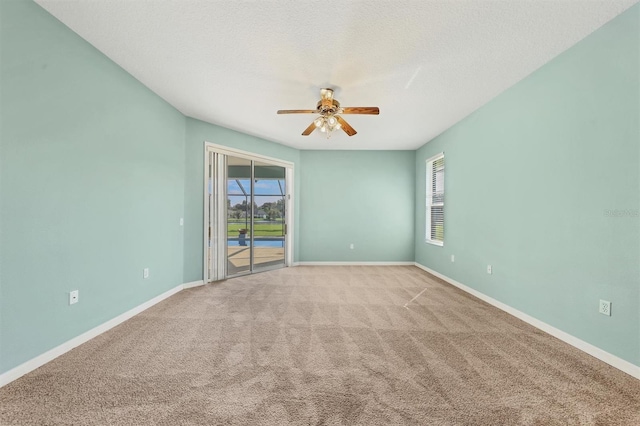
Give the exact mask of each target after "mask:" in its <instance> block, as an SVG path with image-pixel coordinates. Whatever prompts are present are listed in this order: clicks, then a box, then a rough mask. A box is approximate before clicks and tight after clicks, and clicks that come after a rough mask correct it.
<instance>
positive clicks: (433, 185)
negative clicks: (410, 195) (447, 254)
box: [427, 154, 444, 242]
mask: <svg viewBox="0 0 640 426" xmlns="http://www.w3.org/2000/svg"><path fill="white" fill-rule="evenodd" d="M427 179H428V182H427V192H428V193H427V239H428V240H430V241H433V242H443V241H444V154H440V155H438V156H436V157H435V158H433V159H431V160H429V161H428V162H427Z"/></svg>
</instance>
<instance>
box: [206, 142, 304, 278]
mask: <svg viewBox="0 0 640 426" xmlns="http://www.w3.org/2000/svg"><path fill="white" fill-rule="evenodd" d="M206 158H207V165H206V167H207V173H208V189H207V193H206V196H207V203H206V205H205V215H206V217H207V218H208V220H207V221H206V224H205V226H206V230H205V232H206V236H205V240H206V249H207V254H206V259H205V261H206V262H207V267H206V268H205V275H206V276H205V279H206V281H207V282H209V281H215V280H219V279H223V278H227V277H233V276H239V275H244V274H249V273H253V272H259V271H264V270H269V269H275V268H281V267H284V266H286V265H287V259H288V258H290V256H291V252H290V251H287V249H288V242H287V230H288V224H289V218H288V217H287V212H288V209H289V204H290V196H289V194H288V192H287V190H288V188H287V186H288V182H289V180H288V179H289V178H288V176H287V174H288V170H289V171H292V169H290V168H288V167H286V165H280V164H277V162H275V163H272V162H270V161H268V160H265V159H264V158H260V157H255V158H253V157H251V156H250V155H242V156H240V155H238V156H235V155H230V154H227V155H225V154H223V153H220V152H215V151H211V152H207V157H206ZM222 256H224V259H223V260H222V259H221V257H222Z"/></svg>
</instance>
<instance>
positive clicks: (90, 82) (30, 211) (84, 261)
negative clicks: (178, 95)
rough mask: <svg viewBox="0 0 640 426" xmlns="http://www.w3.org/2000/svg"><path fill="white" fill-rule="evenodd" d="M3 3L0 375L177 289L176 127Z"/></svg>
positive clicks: (150, 98)
mask: <svg viewBox="0 0 640 426" xmlns="http://www.w3.org/2000/svg"><path fill="white" fill-rule="evenodd" d="M0 3H1V5H0V7H1V9H0V16H1V17H0V40H1V45H0V52H1V53H0V54H1V56H0V67H1V68H0V87H1V88H2V95H1V101H0V109H1V112H0V117H1V120H2V121H1V123H0V129H1V133H0V142H1V148H0V149H1V151H0V168H1V172H0V179H1V181H0V203H1V205H0V214H1V220H0V235H1V238H0V244H1V247H0V268H1V276H0V372H5V371H7V370H9V369H11V368H13V367H15V366H17V365H19V364H21V363H22V362H25V361H27V360H29V359H31V358H33V357H35V356H37V355H40V354H42V353H43V352H45V351H47V350H49V349H51V348H53V347H55V346H57V345H59V344H61V343H63V342H65V341H67V340H69V339H71V338H73V337H75V336H78V335H79V334H81V333H82V332H84V331H87V330H89V329H91V328H92V327H94V326H97V325H99V324H102V323H104V322H105V321H108V320H110V319H112V318H114V317H115V316H117V315H118V314H121V313H123V312H125V311H127V310H129V309H131V308H133V307H135V306H137V305H140V304H141V303H143V302H145V301H147V300H149V299H151V298H153V297H154V296H156V295H158V294H161V293H163V292H165V291H167V290H169V289H171V288H173V287H175V286H177V285H179V284H181V283H182V271H183V250H182V247H183V246H182V241H183V235H182V228H181V227H180V226H179V219H180V217H181V216H182V215H183V199H184V132H185V119H184V116H182V115H181V114H180V113H178V112H177V111H176V110H174V109H173V108H172V107H170V106H169V105H168V104H167V103H165V102H164V101H163V100H161V99H160V98H159V97H158V96H157V95H155V94H153V93H152V92H151V91H149V90H147V89H146V88H145V87H144V86H142V85H141V84H140V83H139V82H138V81H136V80H135V79H134V78H133V77H131V76H130V75H129V74H127V73H126V72H125V71H123V70H122V69H121V68H120V67H118V66H117V65H115V64H114V63H113V62H112V61H110V60H109V59H107V58H106V57H105V56H103V55H102V54H101V53H99V52H98V51H97V50H95V49H94V48H93V47H92V46H90V45H89V44H88V43H87V42H85V41H84V40H82V39H81V38H79V37H78V36H77V35H76V34H74V33H73V32H72V31H70V30H69V29H68V28H67V27H65V26H64V25H63V24H62V23H60V22H59V21H58V20H56V19H55V18H53V17H52V16H51V15H49V14H48V13H47V12H45V11H44V10H43V9H41V8H40V7H39V6H37V5H36V4H35V3H32V2H30V1H14V0H2V1H1V2H0ZM144 267H148V268H150V278H149V279H147V280H143V279H142V269H143V268H144ZM73 289H78V290H80V302H79V303H78V304H76V305H73V306H69V305H68V292H69V291H70V290H73Z"/></svg>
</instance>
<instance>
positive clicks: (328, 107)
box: [317, 99, 340, 115]
mask: <svg viewBox="0 0 640 426" xmlns="http://www.w3.org/2000/svg"><path fill="white" fill-rule="evenodd" d="M317 109H318V112H319V113H320V114H323V115H333V114H337V113H338V112H339V111H340V102H338V101H336V100H335V99H322V100H321V101H320V102H318V105H317Z"/></svg>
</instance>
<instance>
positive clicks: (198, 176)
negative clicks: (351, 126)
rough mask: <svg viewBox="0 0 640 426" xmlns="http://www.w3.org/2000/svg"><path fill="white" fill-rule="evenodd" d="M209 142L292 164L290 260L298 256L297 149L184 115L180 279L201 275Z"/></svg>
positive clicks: (193, 278)
mask: <svg viewBox="0 0 640 426" xmlns="http://www.w3.org/2000/svg"><path fill="white" fill-rule="evenodd" d="M205 142H211V143H215V144H217V145H224V146H227V147H229V148H234V149H239V150H242V151H247V152H251V153H254V154H259V155H264V156H267V157H271V158H276V159H279V160H284V161H289V162H292V163H293V164H294V210H295V211H294V219H295V220H294V254H293V258H294V261H296V260H297V259H298V247H299V241H300V233H299V223H298V217H299V216H300V215H299V211H300V209H299V195H300V172H299V168H300V151H298V150H297V149H294V148H290V147H287V146H284V145H280V144H277V143H273V142H269V141H266V140H264V139H260V138H256V137H253V136H249V135H247V134H244V133H240V132H236V131H233V130H229V129H226V128H224V127H220V126H216V125H215V124H209V123H205V122H204V121H200V120H196V119H194V118H187V128H186V146H185V150H186V151H185V152H186V156H185V191H184V195H185V196H184V209H185V224H184V225H185V229H184V282H186V283H187V282H192V281H198V280H201V279H202V270H203V259H204V253H203V246H204V242H203V233H202V232H203V226H204V143H205Z"/></svg>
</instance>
